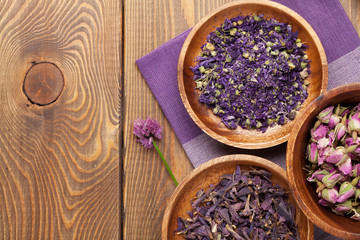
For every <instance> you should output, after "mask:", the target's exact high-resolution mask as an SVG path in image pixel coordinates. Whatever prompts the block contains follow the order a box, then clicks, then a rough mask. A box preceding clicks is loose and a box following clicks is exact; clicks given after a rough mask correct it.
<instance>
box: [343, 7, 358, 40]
mask: <svg viewBox="0 0 360 240" xmlns="http://www.w3.org/2000/svg"><path fill="white" fill-rule="evenodd" d="M339 2H340V3H341V5H342V6H343V8H344V10H345V12H346V14H347V15H348V16H349V18H350V20H351V23H352V24H353V26H354V28H355V30H356V31H357V33H358V34H359V36H360V1H359V0H339Z"/></svg>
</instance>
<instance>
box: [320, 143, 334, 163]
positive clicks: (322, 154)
mask: <svg viewBox="0 0 360 240" xmlns="http://www.w3.org/2000/svg"><path fill="white" fill-rule="evenodd" d="M334 150H335V149H334V148H333V147H332V146H327V147H326V148H323V149H319V157H318V165H319V166H320V165H321V166H323V165H324V164H325V163H324V161H325V159H326V158H327V157H329V156H330V154H331V153H332V152H333V151H334ZM329 164H330V163H329Z"/></svg>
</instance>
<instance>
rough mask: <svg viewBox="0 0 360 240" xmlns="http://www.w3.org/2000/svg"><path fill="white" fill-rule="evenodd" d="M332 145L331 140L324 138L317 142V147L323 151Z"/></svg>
mask: <svg viewBox="0 0 360 240" xmlns="http://www.w3.org/2000/svg"><path fill="white" fill-rule="evenodd" d="M329 145H330V138H326V137H323V138H321V139H319V141H318V142H317V146H318V147H319V148H320V149H322V148H325V147H327V146H329Z"/></svg>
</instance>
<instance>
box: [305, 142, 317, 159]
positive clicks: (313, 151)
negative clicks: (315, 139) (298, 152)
mask: <svg viewBox="0 0 360 240" xmlns="http://www.w3.org/2000/svg"><path fill="white" fill-rule="evenodd" d="M307 153H308V160H309V161H310V162H312V163H317V160H318V154H319V151H318V148H317V145H316V143H311V144H309V145H308V147H307Z"/></svg>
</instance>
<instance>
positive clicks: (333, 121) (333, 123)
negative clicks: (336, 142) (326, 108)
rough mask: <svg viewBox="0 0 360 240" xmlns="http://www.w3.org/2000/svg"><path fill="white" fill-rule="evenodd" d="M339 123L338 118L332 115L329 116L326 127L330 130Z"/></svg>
mask: <svg viewBox="0 0 360 240" xmlns="http://www.w3.org/2000/svg"><path fill="white" fill-rule="evenodd" d="M339 122H340V117H339V116H337V115H335V114H333V115H331V116H330V119H329V123H328V126H329V128H330V129H333V128H334V127H335V126H336V125H337V124H338V123H339Z"/></svg>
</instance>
